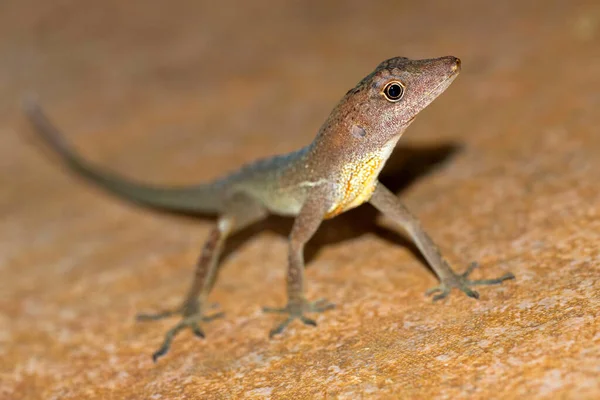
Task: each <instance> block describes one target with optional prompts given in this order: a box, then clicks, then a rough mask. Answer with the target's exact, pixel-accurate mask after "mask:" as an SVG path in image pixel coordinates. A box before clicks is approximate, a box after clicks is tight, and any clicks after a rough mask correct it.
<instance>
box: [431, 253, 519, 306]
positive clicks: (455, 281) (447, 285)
mask: <svg viewBox="0 0 600 400" xmlns="http://www.w3.org/2000/svg"><path fill="white" fill-rule="evenodd" d="M477 267H479V264H478V263H476V262H473V263H471V265H469V267H468V268H467V270H466V271H465V272H464V273H462V274H460V275H459V274H456V275H453V276H452V277H451V278H450V279H447V280H442V282H441V284H440V285H439V286H436V287H434V288H431V289H429V290H428V291H427V292H425V294H426V295H427V296H431V295H433V294H434V293H437V294H436V295H435V296H433V301H437V300H441V299H443V298H445V297H447V296H448V295H449V294H450V290H451V289H452V288H457V289H459V290H461V291H462V292H463V293H465V294H466V295H467V296H469V297H472V298H474V299H478V298H479V293H478V292H477V291H475V290H473V289H471V286H482V285H499V284H501V283H502V282H504V281H507V280H509V279H515V276H514V275H513V274H512V273H510V272H508V273H506V274H504V275H502V276H501V277H500V278H495V279H480V280H474V281H472V280H469V279H468V278H469V275H470V274H471V272H473V271H474V270H475V269H476V268H477Z"/></svg>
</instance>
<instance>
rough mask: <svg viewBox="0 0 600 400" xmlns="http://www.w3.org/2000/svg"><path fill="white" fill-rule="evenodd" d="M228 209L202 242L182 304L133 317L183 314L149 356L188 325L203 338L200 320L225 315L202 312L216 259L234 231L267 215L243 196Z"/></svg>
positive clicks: (160, 353)
mask: <svg viewBox="0 0 600 400" xmlns="http://www.w3.org/2000/svg"><path fill="white" fill-rule="evenodd" d="M227 209H228V210H230V211H228V212H226V213H224V214H223V215H222V216H220V217H219V219H218V220H217V223H216V225H215V226H214V227H213V229H212V230H211V232H210V234H209V237H208V239H207V240H206V242H205V243H204V247H203V249H202V253H201V254H200V257H199V258H198V261H197V263H196V269H195V271H194V277H193V280H192V284H191V286H190V288H189V290H188V293H187V295H186V296H185V298H184V301H183V303H182V304H181V306H180V307H178V308H176V309H173V310H167V311H162V312H158V313H154V314H138V315H137V317H136V319H137V320H138V321H156V320H160V319H163V318H168V317H172V316H175V315H181V317H182V318H181V320H180V321H179V323H177V324H176V325H175V326H174V327H173V328H171V329H169V330H168V331H167V333H166V334H165V337H164V340H163V343H162V345H161V346H160V348H159V349H158V350H157V351H155V352H154V353H153V355H152V359H153V360H154V361H155V362H156V360H157V359H158V358H159V357H161V356H163V355H165V354H166V353H167V352H168V351H169V349H170V347H171V343H172V341H173V339H174V338H175V336H177V334H179V333H180V332H181V331H182V330H185V329H190V330H191V331H192V332H193V333H194V335H195V336H196V337H199V338H204V331H203V330H202V328H201V323H203V322H210V321H212V320H214V319H217V318H220V317H222V316H223V315H224V313H216V314H213V315H204V309H205V303H206V299H207V297H208V295H209V293H210V291H211V290H212V288H213V286H214V283H215V281H216V275H217V272H218V269H219V264H218V261H219V258H220V256H221V253H222V251H223V245H224V243H225V240H226V239H227V237H228V236H229V235H231V234H232V233H234V232H235V231H238V230H241V229H243V228H245V227H246V226H248V225H251V224H253V223H255V222H258V221H259V220H261V219H263V218H264V217H265V216H266V215H267V213H266V211H265V209H264V208H263V207H262V206H260V205H259V204H258V203H256V202H255V201H254V200H252V199H248V198H243V199H242V198H241V196H239V198H235V199H233V200H232V201H230V202H229V204H228V207H227Z"/></svg>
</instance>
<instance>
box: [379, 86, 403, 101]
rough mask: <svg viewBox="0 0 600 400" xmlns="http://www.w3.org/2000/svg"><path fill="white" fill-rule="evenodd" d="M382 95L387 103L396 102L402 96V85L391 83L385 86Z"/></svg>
mask: <svg viewBox="0 0 600 400" xmlns="http://www.w3.org/2000/svg"><path fill="white" fill-rule="evenodd" d="M383 94H384V95H385V98H386V99H388V100H389V101H391V102H396V101H398V100H400V99H401V98H402V96H403V95H404V85H403V84H402V83H400V82H398V81H392V82H390V83H388V84H387V85H385V88H384V89H383Z"/></svg>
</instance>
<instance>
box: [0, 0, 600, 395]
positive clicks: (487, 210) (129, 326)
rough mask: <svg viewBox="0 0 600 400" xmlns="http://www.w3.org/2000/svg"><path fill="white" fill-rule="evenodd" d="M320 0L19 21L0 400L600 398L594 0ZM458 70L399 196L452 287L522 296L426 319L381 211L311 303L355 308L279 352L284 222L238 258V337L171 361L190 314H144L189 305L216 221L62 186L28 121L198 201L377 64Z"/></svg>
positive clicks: (4, 217) (317, 273)
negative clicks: (33, 101) (184, 189)
mask: <svg viewBox="0 0 600 400" xmlns="http://www.w3.org/2000/svg"><path fill="white" fill-rule="evenodd" d="M322 3H325V2H318V1H309V2H288V3H285V2H271V1H269V2H266V1H264V2H254V1H253V2H239V3H232V2H230V1H229V0H224V1H219V2H196V1H191V0H188V1H185V0H177V1H176V0H171V1H169V2H159V1H148V0H144V1H142V0H136V1H128V2H123V1H117V0H106V1H102V2H92V1H85V2H75V1H68V0H61V1H53V2H49V1H42V0H20V1H16V0H11V1H8V0H7V1H3V2H1V3H0V60H1V61H0V93H1V96H0V398H2V399H22V398H26V399H37V398H43V399H81V398H90V399H91V398H104V399H110V398H114V399H137V398H139V399H196V398H197V399H218V398H257V399H258V398H273V399H275V398H307V399H308V398H340V399H356V398H394V397H402V398H437V399H443V398H453V399H455V398H469V399H477V398H481V399H489V398H578V399H581V398H590V399H591V398H598V397H600V382H599V376H600V322H599V320H598V313H599V306H600V282H599V276H600V251H599V248H600V179H599V176H600V132H599V129H600V128H599V127H600V111H599V110H600V7H599V6H598V4H597V2H595V1H588V2H577V1H571V2H566V1H564V2H543V6H542V2H538V3H539V4H540V5H539V6H534V5H531V4H532V3H534V2H524V1H505V2H480V1H476V0H472V1H459V2H433V1H420V2H414V1H411V2H408V1H406V2H398V1H389V2H372V4H371V3H369V4H367V3H365V2H362V1H355V2H345V3H337V2H326V5H323V4H322ZM441 3H443V4H446V5H440V4H441ZM483 3H486V4H483ZM250 4H252V5H250ZM448 54H452V55H455V56H458V57H460V58H461V59H462V60H463V73H462V75H461V76H460V77H459V78H458V80H457V81H456V82H455V83H454V84H453V85H452V87H451V88H450V90H449V91H448V92H447V93H445V94H444V95H443V96H442V97H441V98H440V99H438V100H437V101H436V102H435V103H434V104H433V105H432V106H431V107H430V108H429V109H427V110H426V111H425V112H423V114H422V115H421V116H420V117H419V118H418V119H417V121H416V122H415V123H414V124H413V126H412V127H411V129H410V130H409V132H408V133H407V135H406V136H405V137H404V138H403V140H402V141H401V144H400V145H399V148H398V150H397V154H396V156H395V158H394V159H393V160H392V161H391V162H390V164H389V165H388V167H386V170H385V182H386V183H387V184H388V185H390V186H393V187H394V188H395V189H396V191H397V192H398V193H399V195H400V196H401V197H402V198H403V199H405V201H406V202H407V204H408V205H409V206H410V207H411V208H412V210H413V211H414V212H415V213H416V214H417V215H419V216H420V218H421V219H422V222H423V225H424V226H425V227H426V229H427V230H428V231H429V232H430V234H431V235H432V236H433V238H434V239H435V240H436V241H437V242H438V243H439V245H440V247H441V248H442V249H443V251H444V252H445V253H446V254H447V255H448V257H449V258H450V259H451V260H452V261H453V262H454V264H455V265H456V267H457V268H459V269H460V268H464V267H465V266H466V265H467V264H468V263H469V262H470V261H471V260H479V261H480V262H481V264H482V269H481V270H480V271H478V272H477V276H481V277H483V276H490V277H491V276H496V275H500V274H503V273H505V272H507V271H512V272H514V273H515V274H516V276H517V280H516V281H513V282H509V283H507V284H505V285H503V286H502V287H489V288H483V289H481V291H480V292H481V300H479V301H474V300H472V299H469V298H467V297H465V296H463V295H461V294H460V293H453V295H452V296H451V297H450V298H449V299H448V300H447V301H444V302H442V303H440V304H432V303H431V302H430V300H429V299H427V298H425V297H424V296H423V292H424V291H425V290H426V289H427V288H429V287H431V286H433V285H435V283H436V281H435V279H434V277H433V275H432V274H431V273H430V272H429V271H428V270H427V268H425V267H424V264H423V262H422V260H421V259H420V258H419V257H418V256H416V255H415V252H414V250H413V249H412V247H411V246H410V245H407V241H406V239H404V237H403V236H402V235H401V234H397V233H395V231H394V229H393V227H392V226H391V225H390V224H389V221H386V220H385V219H378V218H377V217H376V213H375V212H374V211H373V210H372V209H371V208H370V206H365V207H362V208H360V209H357V210H355V211H353V212H351V213H349V214H347V215H344V216H341V217H339V218H336V219H334V220H332V221H329V222H327V223H326V224H325V225H324V226H323V228H322V230H321V231H320V232H319V234H318V235H317V237H316V238H315V240H314V241H313V242H312V243H311V246H310V251H309V253H310V261H311V262H310V268H309V269H308V271H307V278H308V282H309V285H308V294H309V296H310V297H311V298H318V297H327V298H329V299H330V300H332V301H334V302H335V303H337V304H338V307H337V308H336V309H335V310H333V311H330V312H328V313H326V314H324V315H320V316H318V318H317V321H318V323H319V326H318V328H316V329H315V328H312V327H305V326H301V325H299V324H294V325H293V326H292V327H291V328H290V329H289V330H288V331H287V332H286V333H285V334H284V335H282V336H281V337H278V338H276V339H274V340H268V339H267V332H268V330H269V329H270V327H271V326H272V325H273V324H274V323H275V322H276V317H274V316H271V315H263V314H262V313H261V311H260V307H261V306H262V305H272V306H275V305H281V304H282V303H283V302H284V286H283V282H284V269H285V259H286V254H285V250H286V246H285V240H284V238H285V233H286V231H287V229H289V226H290V224H289V221H287V220H275V221H272V222H270V223H269V224H267V226H263V227H262V228H267V229H262V230H261V229H259V228H261V227H258V228H257V229H256V232H257V234H256V235H254V236H251V235H245V236H244V237H238V238H237V239H236V240H234V241H233V243H232V247H234V248H235V251H232V252H231V253H230V255H229V257H228V258H227V259H226V260H225V262H224V268H223V271H222V273H221V276H220V281H219V283H218V285H217V287H216V289H215V290H214V293H213V295H212V297H211V300H212V301H214V302H215V303H219V304H220V306H221V308H223V309H224V310H225V311H226V312H227V316H226V318H225V319H223V320H219V321H216V322H214V323H212V324H210V325H207V326H206V327H205V330H206V334H207V340H205V341H200V340H197V339H195V338H193V337H192V335H191V334H189V333H187V332H186V333H185V334H182V335H181V336H180V337H178V338H177V340H176V342H175V344H174V347H173V350H172V352H171V353H169V354H168V356H167V357H165V358H163V359H161V360H160V361H159V363H158V364H153V363H152V360H151V358H150V354H151V352H152V351H153V350H154V349H155V348H156V347H157V346H158V345H159V344H160V342H161V340H162V335H163V333H164V331H165V330H166V329H168V328H169V327H170V326H171V325H172V324H173V323H175V320H168V321H164V322H160V323H154V324H139V323H135V322H134V315H135V313H136V312H137V311H140V310H145V311H151V310H155V309H157V308H163V307H168V306H172V305H175V304H177V302H178V301H179V300H180V298H181V295H182V293H183V291H184V290H185V289H186V288H187V285H188V279H189V277H190V275H191V265H192V263H193V262H194V259H195V257H196V255H197V252H198V250H199V247H200V244H201V242H202V240H203V239H204V238H205V237H206V235H207V232H208V229H209V227H210V221H206V220H194V219H191V218H185V217H174V216H168V215H164V214H154V213H151V212H148V211H146V210H142V209H139V208H136V207H133V206H131V205H129V204H126V203H124V202H122V201H119V200H116V199H115V198H113V197H111V196H109V195H106V194H105V193H103V192H102V191H100V190H98V189H96V188H94V187H91V186H89V185H87V184H85V183H84V182H83V181H81V180H79V179H77V178H75V177H74V176H72V175H70V174H67V173H65V171H64V170H63V169H62V168H60V166H59V163H57V160H56V159H55V158H53V157H52V156H51V155H49V154H47V153H46V152H44V151H40V150H41V149H40V147H39V146H37V142H36V141H35V140H33V139H32V138H33V137H32V135H31V132H30V131H29V130H28V128H27V126H26V124H25V123H24V121H23V118H22V115H21V113H20V112H19V109H18V99H19V97H20V96H21V95H22V94H23V93H24V92H26V91H28V90H34V91H36V92H37V93H38V94H39V96H40V98H41V100H42V101H43V103H44V104H45V105H46V107H47V109H48V111H49V112H50V113H51V114H52V115H53V117H54V118H55V120H56V121H57V122H59V123H60V125H61V126H62V127H64V128H65V130H66V131H67V132H69V133H70V135H69V137H70V138H71V139H72V140H73V141H74V142H75V143H76V144H77V146H78V147H79V148H80V150H81V151H82V152H84V153H85V154H86V155H87V156H89V157H90V158H92V159H94V160H95V161H97V162H100V163H102V164H104V165H108V166H110V167H112V168H114V169H116V170H119V171H122V172H123V173H126V174H127V175H129V176H131V177H135V178H139V179H144V180H148V181H151V182H155V183H191V182H197V181H201V180H205V179H209V178H212V177H215V176H217V175H219V174H221V173H223V172H225V171H228V170H231V169H233V168H235V167H236V166H238V165H239V164H241V163H242V162H245V161H249V160H252V159H254V158H256V157H259V156H265V155H269V154H273V153H280V152H286V151H288V150H292V149H295V148H297V147H299V146H301V145H303V144H305V143H307V142H308V141H310V140H311V139H312V137H313V135H314V133H315V131H316V129H317V128H318V127H319V125H320V123H321V122H322V121H323V119H324V118H325V116H326V115H327V113H328V112H329V110H330V109H331V107H332V106H333V105H334V103H335V102H336V101H337V100H338V99H339V98H340V97H341V95H342V94H343V93H344V92H345V90H347V89H349V88H350V87H352V86H353V85H354V84H355V82H356V81H357V80H358V79H360V78H362V76H363V75H365V74H366V73H368V72H369V71H370V70H371V69H372V68H373V67H374V66H375V65H376V64H377V63H378V62H379V61H380V60H382V59H384V58H386V57H390V56H396V55H405V56H409V57H432V56H441V55H448ZM259 232H260V233H259ZM242 239H244V240H242Z"/></svg>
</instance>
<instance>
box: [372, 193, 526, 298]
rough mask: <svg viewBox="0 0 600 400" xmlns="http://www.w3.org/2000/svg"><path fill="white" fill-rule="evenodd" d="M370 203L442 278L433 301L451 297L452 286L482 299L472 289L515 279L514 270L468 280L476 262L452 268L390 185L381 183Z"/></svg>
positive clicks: (470, 295)
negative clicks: (403, 233)
mask: <svg viewBox="0 0 600 400" xmlns="http://www.w3.org/2000/svg"><path fill="white" fill-rule="evenodd" d="M370 203H371V204H372V205H373V206H375V208H377V209H378V210H379V211H381V212H382V213H383V214H384V215H385V216H387V217H389V218H391V219H392V220H393V221H394V222H396V223H397V224H398V225H400V226H401V227H402V228H403V229H404V230H406V232H408V234H409V235H410V237H411V238H412V240H413V241H414V243H415V244H416V246H417V247H418V248H419V250H420V251H421V253H422V254H423V256H424V257H425V259H426V260H427V262H428V263H429V265H430V266H431V268H432V269H433V271H434V272H435V273H436V275H437V276H438V278H439V280H440V285H439V286H437V287H435V288H433V289H430V290H428V291H427V294H428V295H431V294H434V293H438V294H437V295H435V296H434V297H433V300H434V301H435V300H440V299H443V298H445V297H446V296H448V294H449V293H450V290H451V289H452V288H457V289H459V290H461V291H463V292H464V293H465V294H466V295H467V296H469V297H473V298H476V299H477V298H479V293H477V292H476V291H475V290H473V289H471V287H472V286H478V285H497V284H500V283H502V282H504V281H506V280H508V279H514V278H515V276H514V275H513V274H512V273H510V272H509V273H506V274H504V275H503V276H501V277H500V278H496V279H482V280H469V279H468V277H469V274H470V273H471V272H472V271H473V270H474V269H475V267H476V266H477V264H471V265H470V266H469V268H467V270H466V271H465V272H464V273H462V274H458V273H456V272H454V270H452V268H451V267H450V265H449V264H448V262H447V261H446V259H444V257H442V255H441V253H440V251H439V249H438V247H437V246H436V245H435V244H434V243H433V241H432V240H431V238H430V237H429V235H427V233H425V231H424V230H423V228H422V227H421V224H420V223H419V220H418V219H417V218H416V217H415V216H414V215H413V214H412V213H411V212H410V211H409V210H408V209H407V208H406V206H404V204H402V202H401V201H400V200H399V199H398V198H397V197H396V195H394V193H392V192H391V191H390V190H389V189H388V188H386V187H385V186H383V184H381V182H378V184H377V188H376V189H375V192H374V193H373V196H372V197H371V199H370Z"/></svg>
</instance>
